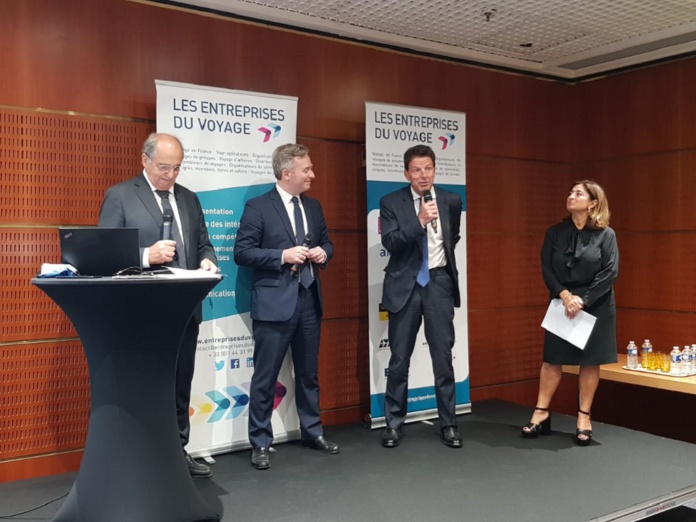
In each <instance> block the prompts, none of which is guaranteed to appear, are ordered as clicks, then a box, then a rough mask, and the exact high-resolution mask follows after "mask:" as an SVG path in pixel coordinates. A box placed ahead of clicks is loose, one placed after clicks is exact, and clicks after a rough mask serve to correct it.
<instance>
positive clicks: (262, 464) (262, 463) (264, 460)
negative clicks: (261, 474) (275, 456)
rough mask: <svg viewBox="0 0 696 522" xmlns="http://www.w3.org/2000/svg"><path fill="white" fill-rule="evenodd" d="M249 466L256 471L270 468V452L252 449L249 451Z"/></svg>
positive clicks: (264, 449)
mask: <svg viewBox="0 0 696 522" xmlns="http://www.w3.org/2000/svg"><path fill="white" fill-rule="evenodd" d="M251 465H252V466H253V467H255V468H256V469H268V468H270V467H271V452H270V451H268V448H253V449H252V450H251Z"/></svg>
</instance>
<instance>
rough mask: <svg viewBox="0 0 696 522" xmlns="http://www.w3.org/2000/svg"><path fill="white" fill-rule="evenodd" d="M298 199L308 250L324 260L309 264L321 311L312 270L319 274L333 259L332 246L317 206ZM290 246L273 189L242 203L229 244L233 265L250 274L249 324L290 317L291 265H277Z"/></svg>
mask: <svg viewBox="0 0 696 522" xmlns="http://www.w3.org/2000/svg"><path fill="white" fill-rule="evenodd" d="M300 198H301V199H302V206H303V207H304V210H305V215H306V216H307V233H310V232H311V234H312V237H313V239H312V243H311V244H310V245H309V247H310V248H314V247H316V246H320V247H321V248H323V249H324V252H326V256H327V257H326V262H324V264H323V265H317V264H316V263H313V264H312V265H313V267H312V268H313V271H314V278H315V281H316V285H317V291H318V295H319V305H320V307H321V306H322V299H321V280H320V278H319V270H318V268H324V267H325V266H326V264H327V263H328V262H329V260H330V259H331V258H332V257H333V244H332V243H331V241H330V240H329V233H328V229H327V227H326V222H325V221H324V212H323V211H322V209H321V204H320V203H319V201H317V200H316V199H313V198H310V197H308V196H305V195H301V196H300ZM295 245H296V243H295V233H294V232H293V229H292V224H291V223H290V218H289V217H288V213H287V210H285V205H284V204H283V200H282V198H281V197H280V194H279V193H278V190H276V188H275V187H273V188H272V189H271V190H270V191H268V192H266V193H265V194H262V195H261V196H258V197H256V198H253V199H250V200H249V201H247V204H246V206H245V207H244V214H242V219H241V221H240V224H239V230H238V231H237V238H236V240H235V243H234V261H235V263H237V264H238V265H239V266H246V267H251V268H253V269H254V273H253V282H252V284H253V290H252V293H251V318H252V319H257V320H260V321H287V320H288V319H290V316H291V315H292V314H293V312H294V311H295V307H296V305H297V293H298V288H299V283H298V280H297V274H296V273H295V272H292V271H291V270H290V269H291V267H292V265H290V264H289V263H284V264H283V265H281V263H280V261H281V255H282V252H283V250H284V249H286V248H292V247H293V246H295ZM321 309H322V310H323V307H322V308H321Z"/></svg>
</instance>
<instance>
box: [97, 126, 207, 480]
mask: <svg viewBox="0 0 696 522" xmlns="http://www.w3.org/2000/svg"><path fill="white" fill-rule="evenodd" d="M183 159H184V148H183V147H182V145H181V142H180V141H179V140H178V139H177V138H176V137H174V136H172V135H170V134H151V135H150V136H149V137H148V138H147V140H145V143H144V145H143V150H142V154H141V161H142V165H143V172H141V173H140V174H138V175H137V176H135V177H134V178H131V179H129V180H126V181H124V182H123V183H120V184H118V185H115V186H113V187H110V188H109V189H108V190H107V191H106V195H105V196H104V201H103V202H102V206H101V211H100V213H99V226H100V227H112V228H113V227H133V228H137V229H138V230H139V233H140V255H141V264H142V266H143V268H150V267H154V266H160V265H165V266H176V267H179V268H186V269H190V270H196V269H202V270H207V271H209V272H214V273H215V272H217V271H218V268H217V257H216V256H215V251H214V249H213V246H212V245H211V243H210V239H209V238H208V230H207V228H206V224H205V219H204V216H203V211H202V209H201V203H200V201H199V200H198V196H196V194H195V193H194V192H192V191H190V190H188V189H187V188H185V187H182V186H181V185H179V184H177V183H176V178H177V176H178V175H179V171H180V170H181V162H182V161H183ZM165 228H166V229H167V232H166V233H165ZM165 306H166V304H165ZM201 319H202V309H201V306H200V305H199V306H198V308H197V309H196V310H195V311H194V314H193V316H192V317H191V320H190V321H189V323H188V325H187V327H186V331H185V333H184V336H183V338H182V340H181V344H180V345H179V356H178V360H177V367H176V413H177V420H178V424H179V436H180V438H181V445H182V448H185V447H186V444H188V440H189V433H190V429H191V426H190V422H189V403H190V399H191V380H192V379H193V370H194V363H195V357H196V344H197V340H198V328H199V324H200V322H201ZM183 452H184V456H185V458H186V462H187V464H188V468H189V471H190V473H191V476H193V477H197V478H208V477H211V476H212V475H213V472H212V470H211V469H210V467H209V466H207V465H205V464H202V463H199V462H196V461H195V460H193V458H191V456H190V455H189V454H188V453H187V452H186V450H185V449H183Z"/></svg>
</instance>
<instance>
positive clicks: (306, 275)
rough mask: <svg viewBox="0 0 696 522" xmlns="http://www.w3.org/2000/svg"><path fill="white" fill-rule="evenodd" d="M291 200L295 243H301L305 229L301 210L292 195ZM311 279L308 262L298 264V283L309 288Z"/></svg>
mask: <svg viewBox="0 0 696 522" xmlns="http://www.w3.org/2000/svg"><path fill="white" fill-rule="evenodd" d="M291 201H292V205H293V207H295V208H294V210H295V236H296V238H297V244H298V245H301V244H302V243H303V242H304V239H305V229H304V220H303V219H302V210H300V203H299V201H298V199H297V197H296V196H293V197H292V199H291ZM312 281H313V279H312V272H311V270H310V269H309V263H308V262H304V263H303V264H302V266H300V283H302V286H304V287H305V288H309V287H310V285H311V284H312Z"/></svg>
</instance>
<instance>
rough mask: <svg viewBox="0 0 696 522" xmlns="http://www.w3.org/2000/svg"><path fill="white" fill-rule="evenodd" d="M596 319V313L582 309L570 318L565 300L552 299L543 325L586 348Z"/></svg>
mask: <svg viewBox="0 0 696 522" xmlns="http://www.w3.org/2000/svg"><path fill="white" fill-rule="evenodd" d="M596 320H597V318H596V317H595V316H594V315H590V314H588V313H587V312H583V311H582V310H581V311H580V312H578V314H577V315H576V316H575V317H574V318H573V319H568V317H566V314H565V306H563V301H561V300H560V299H552V300H551V302H550V303H549V308H548V310H546V316H545V317H544V320H543V321H542V323H541V327H542V328H544V329H546V330H548V331H549V332H551V333H553V334H556V335H557V336H558V337H560V338H561V339H565V340H566V341H568V342H569V343H570V344H572V345H574V346H577V347H578V348H580V349H581V350H584V349H585V345H586V344H587V339H589V337H590V334H591V333H592V328H594V324H595V321H596Z"/></svg>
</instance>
